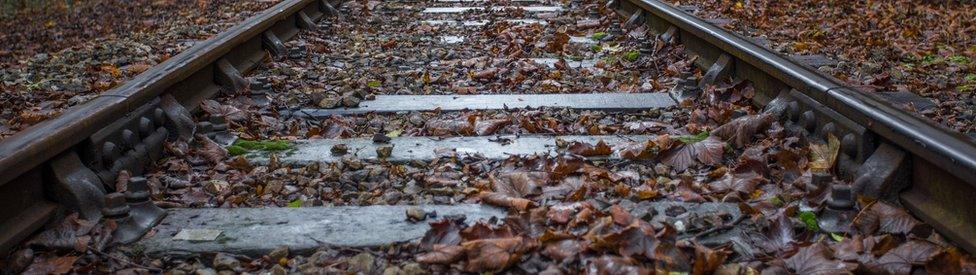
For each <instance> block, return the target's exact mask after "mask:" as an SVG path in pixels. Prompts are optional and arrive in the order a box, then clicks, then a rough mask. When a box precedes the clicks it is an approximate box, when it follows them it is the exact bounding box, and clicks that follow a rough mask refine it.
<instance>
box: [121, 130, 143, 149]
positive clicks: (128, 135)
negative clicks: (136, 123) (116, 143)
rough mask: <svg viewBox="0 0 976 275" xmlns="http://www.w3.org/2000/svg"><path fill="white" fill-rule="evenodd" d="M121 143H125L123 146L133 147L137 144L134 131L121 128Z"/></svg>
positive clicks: (137, 140)
mask: <svg viewBox="0 0 976 275" xmlns="http://www.w3.org/2000/svg"><path fill="white" fill-rule="evenodd" d="M122 144H123V145H125V147H128V148H133V147H135V146H136V144H139V137H138V136H136V133H133V132H132V130H129V129H125V130H122Z"/></svg>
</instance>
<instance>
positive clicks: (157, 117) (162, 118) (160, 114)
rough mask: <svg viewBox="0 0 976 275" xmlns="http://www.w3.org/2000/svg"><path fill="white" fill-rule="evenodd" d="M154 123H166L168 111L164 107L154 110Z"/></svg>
mask: <svg viewBox="0 0 976 275" xmlns="http://www.w3.org/2000/svg"><path fill="white" fill-rule="evenodd" d="M153 123H155V124H156V125H160V126H162V125H163V124H166V112H164V111H163V109H161V108H156V110H153Z"/></svg>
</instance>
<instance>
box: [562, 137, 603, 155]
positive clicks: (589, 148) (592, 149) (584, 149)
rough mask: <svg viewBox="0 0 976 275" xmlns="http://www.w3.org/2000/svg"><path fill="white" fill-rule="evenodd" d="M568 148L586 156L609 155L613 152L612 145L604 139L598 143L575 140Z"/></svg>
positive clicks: (572, 151) (571, 151)
mask: <svg viewBox="0 0 976 275" xmlns="http://www.w3.org/2000/svg"><path fill="white" fill-rule="evenodd" d="M568 150H569V152H570V153H573V154H577V155H580V156H584V157H595V156H607V155H610V154H611V153H613V150H611V149H610V146H609V145H607V143H606V142H603V140H600V141H598V142H597V143H596V145H592V144H589V143H586V142H580V141H574V142H573V143H571V144H570V145H569V148H568Z"/></svg>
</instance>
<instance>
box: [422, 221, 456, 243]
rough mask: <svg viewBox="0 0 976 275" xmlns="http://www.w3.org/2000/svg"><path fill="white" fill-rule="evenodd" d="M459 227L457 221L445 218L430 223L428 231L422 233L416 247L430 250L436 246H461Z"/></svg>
mask: <svg viewBox="0 0 976 275" xmlns="http://www.w3.org/2000/svg"><path fill="white" fill-rule="evenodd" d="M461 227H462V226H461V225H460V224H459V223H458V222H457V221H455V220H451V219H446V218H445V219H441V220H438V221H433V222H430V229H428V230H427V232H426V233H424V237H423V238H422V239H420V244H419V245H418V247H420V249H422V250H432V249H433V248H434V246H436V245H458V244H461Z"/></svg>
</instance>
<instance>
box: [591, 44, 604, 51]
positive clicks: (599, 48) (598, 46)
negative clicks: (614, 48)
mask: <svg viewBox="0 0 976 275" xmlns="http://www.w3.org/2000/svg"><path fill="white" fill-rule="evenodd" d="M590 50H592V51H594V52H600V51H603V47H600V45H593V46H590Z"/></svg>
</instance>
